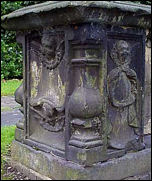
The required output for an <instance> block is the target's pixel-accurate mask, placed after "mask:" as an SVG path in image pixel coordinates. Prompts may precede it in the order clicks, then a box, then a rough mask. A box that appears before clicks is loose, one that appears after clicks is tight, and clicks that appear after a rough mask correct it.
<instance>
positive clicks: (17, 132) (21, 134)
mask: <svg viewBox="0 0 152 181" xmlns="http://www.w3.org/2000/svg"><path fill="white" fill-rule="evenodd" d="M23 139H24V130H23V129H19V128H16V130H15V140H17V141H20V142H22V140H23Z"/></svg>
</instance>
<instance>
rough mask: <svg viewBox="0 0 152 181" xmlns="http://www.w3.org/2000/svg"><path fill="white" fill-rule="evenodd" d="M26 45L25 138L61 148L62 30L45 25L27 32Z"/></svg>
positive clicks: (63, 83) (62, 107) (63, 89)
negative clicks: (41, 28) (26, 109)
mask: <svg viewBox="0 0 152 181" xmlns="http://www.w3.org/2000/svg"><path fill="white" fill-rule="evenodd" d="M27 46H28V50H29V54H28V61H29V69H30V75H29V80H28V81H29V86H30V88H29V90H28V93H29V101H28V110H29V119H28V122H29V138H30V139H31V140H34V141H36V142H39V143H41V144H45V145H48V146H52V145H53V146H52V147H53V148H55V149H56V148H57V149H60V150H62V151H63V150H64V136H63V135H64V124H65V111H64V110H65V108H64V102H65V88H66V84H65V77H63V76H61V74H62V75H63V74H64V71H63V69H64V64H62V62H63V61H62V60H63V59H64V52H65V47H64V32H63V31H56V30H55V29H45V30H43V31H39V32H35V33H32V35H30V34H29V35H28V42H27ZM53 137H54V138H55V139H53ZM56 137H57V138H56ZM56 139H57V140H58V141H57V140H56Z"/></svg>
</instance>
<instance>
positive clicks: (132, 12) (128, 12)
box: [2, 1, 151, 30]
mask: <svg viewBox="0 0 152 181" xmlns="http://www.w3.org/2000/svg"><path fill="white" fill-rule="evenodd" d="M89 8H92V9H93V11H90V12H89V14H90V16H88V13H87V10H88V9H89ZM97 8H98V9H99V16H97V17H96V16H94V14H95V13H96V10H97ZM109 9H110V11H109ZM115 9H117V10H118V11H117V13H118V14H116V11H115ZM58 10H60V11H58ZM71 10H72V11H71ZM105 10H107V11H108V13H109V15H110V14H111V13H112V14H111V15H110V16H108V15H106V14H107V13H105V12H106V11H105ZM48 12H49V13H48ZM56 12H58V13H56ZM54 13H55V14H54ZM150 13H151V9H150V6H146V5H138V4H134V3H130V2H129V3H126V2H120V1H110V2H107V1H103V2H102V1H84V2H83V1H64V2H63V1H61V2H57V1H54V2H45V3H42V4H38V5H33V6H30V7H25V8H22V9H20V10H17V11H15V12H12V13H10V14H9V15H6V16H3V17H2V26H3V27H4V28H7V29H10V30H21V29H31V28H38V27H42V26H48V25H51V26H52V25H57V24H58V25H59V24H60V25H61V24H62V25H63V24H68V23H79V22H90V21H92V22H93V21H96V22H100V23H110V24H115V25H116V24H119V25H122V26H123V25H124V24H125V25H132V26H141V27H145V26H146V27H150V24H151V23H150V19H149V17H148V16H147V15H149V14H150ZM48 14H49V16H48ZM113 14H115V16H113ZM54 15H55V17H56V18H54ZM67 15H68V18H64V17H67ZM92 15H93V16H92ZM131 17H132V18H131ZM130 18H131V19H130ZM23 19H24V21H23ZM31 19H32V21H31ZM126 20H127V21H126ZM16 22H18V24H17V25H16V24H15V23H16Z"/></svg>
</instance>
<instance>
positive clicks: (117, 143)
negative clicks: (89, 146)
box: [107, 34, 144, 150]
mask: <svg viewBox="0 0 152 181" xmlns="http://www.w3.org/2000/svg"><path fill="white" fill-rule="evenodd" d="M112 35H113V36H111V35H109V38H108V76H107V91H108V120H109V121H110V124H111V132H110V135H109V148H113V149H118V150H122V149H125V150H128V149H135V150H138V149H141V148H143V145H142V144H141V140H142V139H141V137H142V134H143V130H142V123H143V118H142V105H143V100H142V95H143V91H142V90H143V86H144V85H143V77H144V76H143V77H142V75H143V74H144V71H143V70H142V68H141V67H140V66H139V65H140V64H143V47H142V46H143V44H142V36H136V35H132V36H131V35H130V36H129V35H128V36H125V35H124V34H122V35H121V34H120V35H118V34H112Z"/></svg>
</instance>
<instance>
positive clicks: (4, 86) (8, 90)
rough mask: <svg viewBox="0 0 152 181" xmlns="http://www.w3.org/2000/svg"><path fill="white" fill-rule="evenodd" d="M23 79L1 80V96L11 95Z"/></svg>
mask: <svg viewBox="0 0 152 181" xmlns="http://www.w3.org/2000/svg"><path fill="white" fill-rule="evenodd" d="M22 81H23V80H18V79H13V80H2V81H1V96H12V95H14V93H15V91H16V89H17V88H18V87H19V86H20V85H21V83H22Z"/></svg>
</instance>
